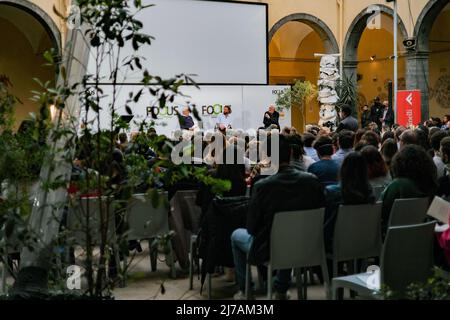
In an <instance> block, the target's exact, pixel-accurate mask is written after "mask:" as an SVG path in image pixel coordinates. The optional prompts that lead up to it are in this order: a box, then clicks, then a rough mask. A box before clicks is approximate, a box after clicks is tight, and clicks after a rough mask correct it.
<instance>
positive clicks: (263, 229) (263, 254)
mask: <svg viewBox="0 0 450 320" xmlns="http://www.w3.org/2000/svg"><path fill="white" fill-rule="evenodd" d="M322 207H325V195H324V189H323V186H322V184H321V183H320V182H319V180H318V179H317V178H316V176H314V175H313V174H310V173H306V172H302V171H300V170H297V169H295V168H293V167H290V166H286V167H281V168H280V170H279V172H278V173H277V174H275V175H273V176H270V177H267V178H265V179H263V180H261V181H259V182H257V183H256V185H255V190H254V192H253V194H252V197H251V199H250V204H249V211H248V217H247V229H248V232H249V233H250V234H251V235H253V237H254V239H253V245H252V249H251V251H250V262H252V263H254V264H262V263H264V262H267V261H268V260H269V258H270V233H271V230H272V222H273V217H274V215H275V214H276V213H277V212H282V211H293V210H309V209H316V208H322Z"/></svg>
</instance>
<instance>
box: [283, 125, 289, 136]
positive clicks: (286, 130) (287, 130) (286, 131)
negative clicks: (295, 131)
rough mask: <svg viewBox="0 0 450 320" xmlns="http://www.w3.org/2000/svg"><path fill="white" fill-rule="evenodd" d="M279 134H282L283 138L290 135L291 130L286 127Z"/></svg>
mask: <svg viewBox="0 0 450 320" xmlns="http://www.w3.org/2000/svg"><path fill="white" fill-rule="evenodd" d="M281 134H282V135H285V136H288V135H290V134H291V128H290V127H288V126H285V127H284V128H283V131H282V132H281Z"/></svg>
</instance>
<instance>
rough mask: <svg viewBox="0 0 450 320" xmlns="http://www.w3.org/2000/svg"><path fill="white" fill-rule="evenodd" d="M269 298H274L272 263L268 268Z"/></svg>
mask: <svg viewBox="0 0 450 320" xmlns="http://www.w3.org/2000/svg"><path fill="white" fill-rule="evenodd" d="M267 299H268V300H272V265H271V264H270V263H269V266H268V268H267Z"/></svg>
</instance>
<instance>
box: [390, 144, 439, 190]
mask: <svg viewBox="0 0 450 320" xmlns="http://www.w3.org/2000/svg"><path fill="white" fill-rule="evenodd" d="M391 172H392V176H393V178H408V179H410V180H412V181H414V182H415V184H416V186H417V188H418V189H419V190H420V191H422V192H423V193H425V194H429V195H433V194H434V192H435V191H436V188H437V170H436V166H435V164H434V162H433V159H432V158H431V157H430V156H429V155H428V154H427V153H426V152H425V150H424V149H423V148H422V147H420V146H418V145H407V146H405V147H404V148H403V149H401V150H400V151H399V152H398V153H397V154H396V155H395V156H394V158H393V159H392V165H391Z"/></svg>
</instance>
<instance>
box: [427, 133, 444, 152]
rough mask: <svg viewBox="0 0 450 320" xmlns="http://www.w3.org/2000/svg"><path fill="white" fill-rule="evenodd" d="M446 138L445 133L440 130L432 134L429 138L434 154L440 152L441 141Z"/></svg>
mask: <svg viewBox="0 0 450 320" xmlns="http://www.w3.org/2000/svg"><path fill="white" fill-rule="evenodd" d="M446 137H448V134H447V132H445V131H442V130H439V131H437V132H435V133H433V135H432V136H431V138H430V145H431V147H432V148H433V150H434V152H438V151H439V150H440V148H441V141H442V139H444V138H446Z"/></svg>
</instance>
